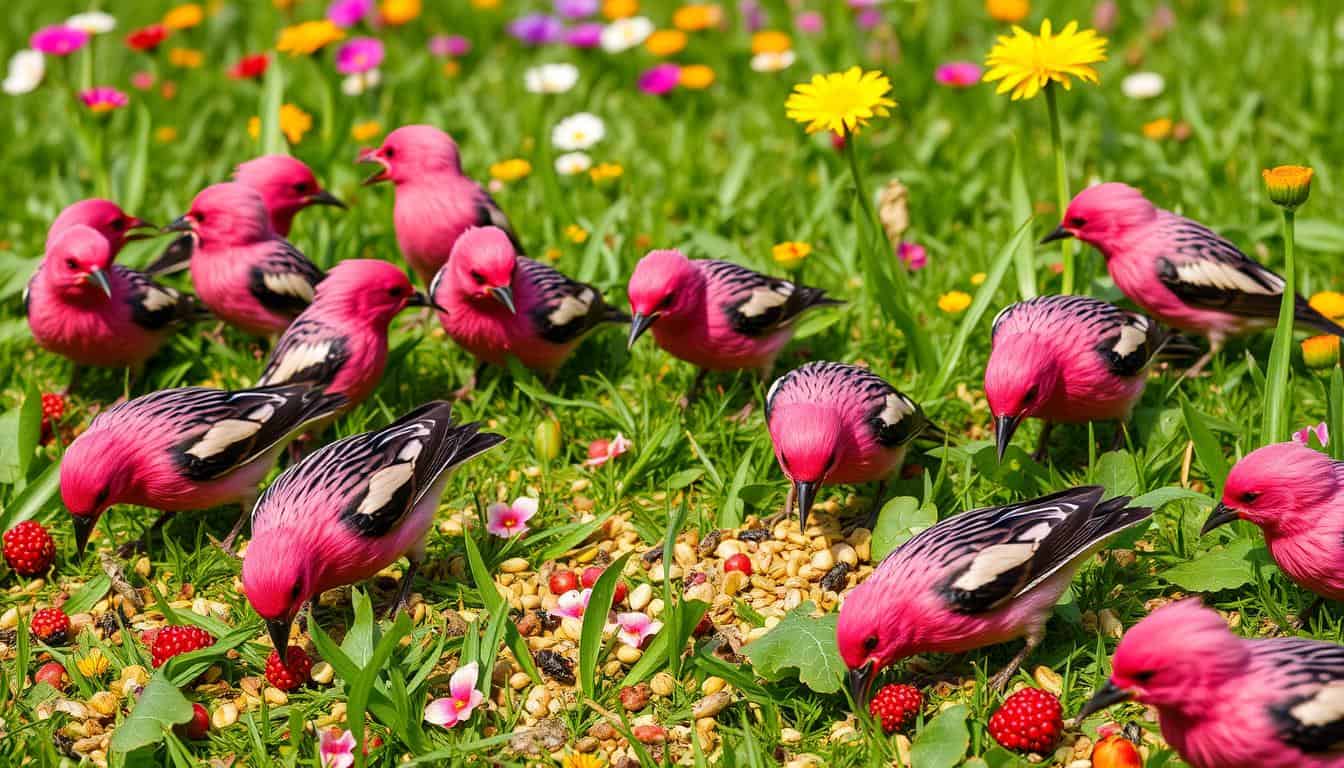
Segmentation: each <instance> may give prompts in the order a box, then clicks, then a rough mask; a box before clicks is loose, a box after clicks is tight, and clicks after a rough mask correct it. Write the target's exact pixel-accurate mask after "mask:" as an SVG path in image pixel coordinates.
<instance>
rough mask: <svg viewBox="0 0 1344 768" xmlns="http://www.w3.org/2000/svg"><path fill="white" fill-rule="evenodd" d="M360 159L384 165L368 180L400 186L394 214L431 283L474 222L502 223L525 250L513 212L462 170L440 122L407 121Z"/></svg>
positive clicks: (406, 248)
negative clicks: (506, 212) (516, 231)
mask: <svg viewBox="0 0 1344 768" xmlns="http://www.w3.org/2000/svg"><path fill="white" fill-rule="evenodd" d="M359 161H360V162H362V163H377V164H379V165H381V166H382V169H381V170H379V171H378V172H377V173H375V174H373V175H372V176H370V177H369V178H368V180H367V181H365V182H364V183H365V184H374V183H377V182H380V181H390V182H392V184H393V186H395V187H396V197H397V199H396V204H395V206H394V208H393V213H392V218H393V224H394V225H395V226H396V230H397V244H398V245H399V246H401V252H402V255H404V256H405V257H406V263H407V264H410V266H411V269H412V270H414V271H415V273H416V274H417V275H419V276H420V279H421V280H422V281H424V283H425V284H426V285H428V284H429V282H430V281H431V280H433V279H434V275H436V274H438V272H439V269H440V268H441V267H442V266H443V265H444V264H445V263H446V262H447V261H448V259H449V256H451V255H452V252H453V245H454V244H455V243H456V242H457V239H458V238H459V237H461V236H462V233H464V232H466V231H467V230H468V229H469V228H471V227H484V226H496V227H499V228H500V229H502V230H503V231H504V232H505V233H507V234H508V236H509V239H511V240H513V241H514V247H515V248H516V249H517V250H518V251H519V252H521V251H522V247H521V246H519V245H518V242H517V239H516V238H515V237H514V236H513V230H512V229H511V228H510V226H509V220H508V217H506V216H505V215H504V212H503V211H501V210H500V209H499V205H498V204H496V203H495V201H494V199H493V198H491V197H490V193H488V192H486V191H485V189H483V188H482V187H481V185H480V184H477V183H476V182H475V181H474V180H472V179H471V178H470V177H468V176H467V175H466V174H464V173H463V172H462V160H461V158H460V157H459V156H458V152H457V143H456V142H454V141H453V139H452V137H451V136H449V135H448V134H446V133H444V132H443V131H441V130H439V129H438V128H435V127H434V126H431V125H405V126H402V127H400V128H398V129H396V130H395V131H392V132H391V133H389V134H388V135H387V138H385V139H384V140H383V145H382V146H381V147H378V148H376V149H366V150H363V151H361V152H360V154H359Z"/></svg>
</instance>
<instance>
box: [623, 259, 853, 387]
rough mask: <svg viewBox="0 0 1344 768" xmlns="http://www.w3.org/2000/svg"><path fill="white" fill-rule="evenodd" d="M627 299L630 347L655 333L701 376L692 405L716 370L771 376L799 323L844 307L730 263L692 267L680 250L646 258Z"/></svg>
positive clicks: (811, 291) (822, 294) (819, 292)
mask: <svg viewBox="0 0 1344 768" xmlns="http://www.w3.org/2000/svg"><path fill="white" fill-rule="evenodd" d="M627 292H628V293H629V296H630V309H631V311H632V312H633V313H634V317H633V319H632V320H631V327H630V346H632V347H633V346H634V344H635V342H636V341H637V340H638V339H639V337H640V336H642V335H643V334H644V332H645V331H648V330H650V329H652V331H653V338H654V340H655V341H656V342H658V346H660V347H662V348H663V349H665V350H667V351H668V352H669V353H671V354H672V356H673V357H677V358H680V359H682V360H685V361H686V362H688V363H690V364H692V365H694V366H696V367H697V368H699V369H700V370H699V372H698V373H697V374H696V377H695V383H694V384H693V385H692V386H691V391H690V392H689V393H687V395H686V401H687V402H689V401H690V400H692V399H694V396H695V394H696V392H697V391H698V390H699V388H700V385H701V383H702V382H703V380H704V377H705V375H706V374H707V373H708V372H709V371H738V370H744V369H745V370H754V371H758V372H760V373H761V375H762V376H767V375H769V373H770V370H771V369H772V368H773V367H774V365H775V358H776V357H778V356H779V353H780V351H781V350H782V349H783V348H784V345H785V344H787V343H788V341H789V339H790V338H792V337H793V322H794V321H795V320H797V319H798V316H799V315H801V314H802V313H803V312H804V311H806V310H808V309H810V308H812V307H817V306H826V305H833V304H839V303H841V302H839V301H836V300H834V299H832V298H830V297H828V296H827V295H826V292H825V291H823V290H821V289H820V288H809V287H806V286H802V285H797V284H795V283H791V282H789V281H788V280H781V279H779V278H775V277H768V276H766V275H762V274H761V273H759V272H755V271H753V270H750V269H747V268H746V267H741V266H738V265H736V264H731V263H729V262H726V261H714V260H710V259H696V260H691V259H688V258H686V257H685V256H684V255H682V254H681V252H680V251H674V250H665V251H651V252H650V253H649V254H648V255H647V256H645V257H644V258H643V259H640V261H639V264H638V265H637V266H636V267H635V273H634V274H633V275H631V277H630V284H629V286H628V291H627ZM748 412H749V411H748Z"/></svg>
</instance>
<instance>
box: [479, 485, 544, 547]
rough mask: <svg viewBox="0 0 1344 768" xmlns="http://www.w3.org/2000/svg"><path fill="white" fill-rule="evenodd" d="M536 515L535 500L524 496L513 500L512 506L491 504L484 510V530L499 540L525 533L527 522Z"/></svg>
mask: <svg viewBox="0 0 1344 768" xmlns="http://www.w3.org/2000/svg"><path fill="white" fill-rule="evenodd" d="M535 514H537V500H536V499H529V498H527V497H526V496H523V497H521V498H517V499H514V500H513V505H512V506H510V505H508V504H499V503H495V504H491V505H490V506H489V507H488V508H487V509H486V510H485V517H486V523H485V530H487V531H489V532H490V533H492V534H494V535H496V536H499V537H501V538H505V539H507V538H511V537H513V536H521V535H523V534H524V533H527V521H528V520H531V519H532V516H533V515H535Z"/></svg>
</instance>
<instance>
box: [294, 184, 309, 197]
mask: <svg viewBox="0 0 1344 768" xmlns="http://www.w3.org/2000/svg"><path fill="white" fill-rule="evenodd" d="M294 191H295V192H298V193H299V194H300V195H302V194H304V193H305V192H307V191H308V185H307V184H306V183H304V182H302V181H301V182H299V183H298V184H295V185H294Z"/></svg>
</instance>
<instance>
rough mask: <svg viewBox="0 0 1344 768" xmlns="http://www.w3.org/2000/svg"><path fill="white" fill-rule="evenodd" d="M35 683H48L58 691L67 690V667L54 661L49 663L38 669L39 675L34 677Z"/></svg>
mask: <svg viewBox="0 0 1344 768" xmlns="http://www.w3.org/2000/svg"><path fill="white" fill-rule="evenodd" d="M33 681H34V682H37V683H46V684H47V685H50V686H51V687H52V688H55V689H56V690H58V691H59V690H63V689H64V688H65V667H62V666H61V665H60V664H59V663H57V662H54V661H48V662H47V663H46V664H43V665H42V666H41V667H39V668H38V670H37V674H35V675H33Z"/></svg>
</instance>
